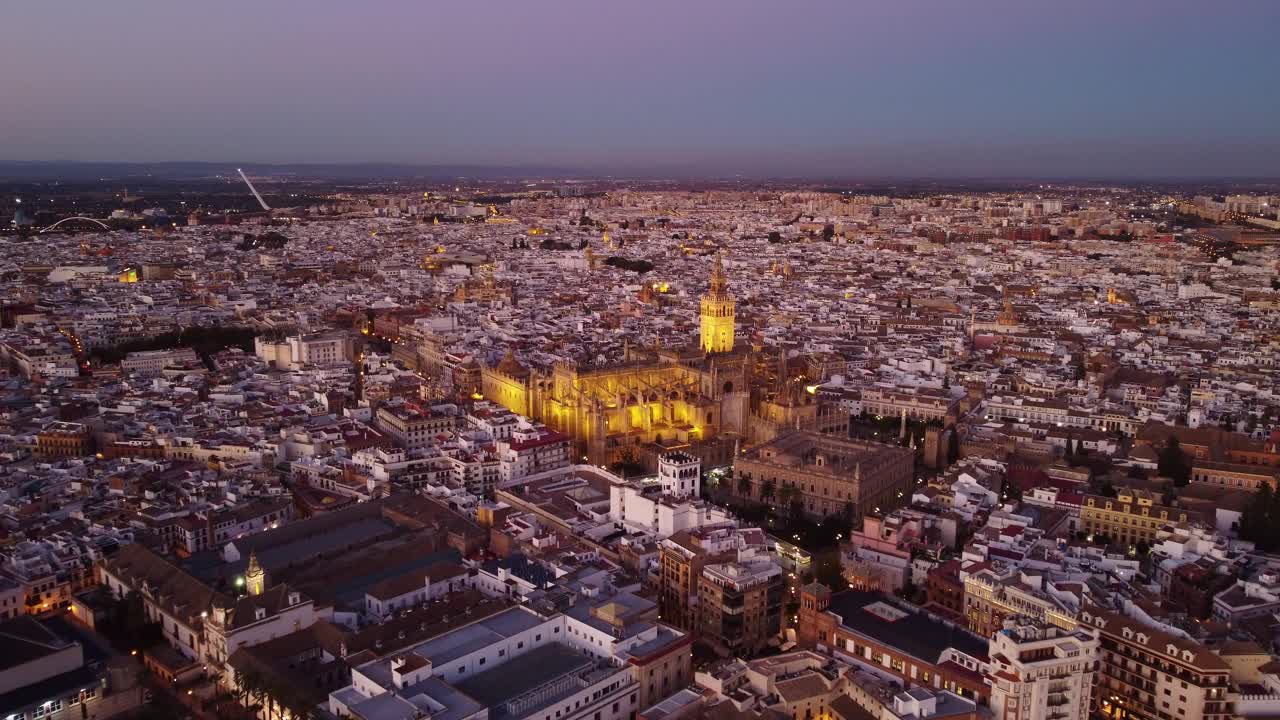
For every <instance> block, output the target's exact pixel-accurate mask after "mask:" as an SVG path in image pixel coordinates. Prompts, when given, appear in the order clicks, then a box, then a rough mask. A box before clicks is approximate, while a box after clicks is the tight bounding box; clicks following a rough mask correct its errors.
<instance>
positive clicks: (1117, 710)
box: [1080, 608, 1232, 720]
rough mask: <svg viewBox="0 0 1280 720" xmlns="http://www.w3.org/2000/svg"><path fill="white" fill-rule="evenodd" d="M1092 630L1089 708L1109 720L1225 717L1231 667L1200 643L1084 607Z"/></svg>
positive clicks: (1083, 616)
mask: <svg viewBox="0 0 1280 720" xmlns="http://www.w3.org/2000/svg"><path fill="white" fill-rule="evenodd" d="M1080 620H1081V625H1082V626H1086V627H1089V628H1091V629H1092V630H1093V631H1094V632H1096V633H1097V635H1098V640H1099V659H1100V660H1101V662H1100V664H1099V665H1098V682H1097V687H1096V688H1095V694H1094V705H1093V707H1094V710H1095V711H1096V712H1099V713H1101V714H1102V715H1103V716H1105V717H1108V718H1112V719H1113V720H1123V719H1125V718H1159V720H1227V718H1230V717H1232V703H1231V700H1230V697H1229V696H1228V685H1229V680H1230V674H1231V666H1230V665H1228V664H1227V662H1226V661H1225V660H1223V659H1222V658H1221V657H1219V656H1217V655H1216V654H1214V653H1212V652H1210V651H1209V650H1208V649H1207V648H1205V647H1204V646H1203V645H1201V644H1199V643H1197V642H1194V641H1192V640H1187V639H1186V638H1184V637H1182V636H1180V635H1173V634H1171V633H1167V632H1164V631H1162V630H1158V629H1156V628H1153V627H1150V626H1148V625H1145V624H1143V623H1141V622H1138V621H1137V620H1134V619H1133V618H1130V617H1127V616H1125V615H1121V614H1119V613H1116V612H1112V611H1110V610H1104V609H1100V608H1087V609H1086V610H1085V611H1083V612H1082V613H1081V615H1080Z"/></svg>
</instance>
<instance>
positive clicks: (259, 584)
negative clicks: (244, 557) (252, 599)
mask: <svg viewBox="0 0 1280 720" xmlns="http://www.w3.org/2000/svg"><path fill="white" fill-rule="evenodd" d="M244 584H245V589H246V590H248V591H249V594H250V595H261V594H262V592H263V591H264V590H266V589H267V571H266V570H264V569H263V568H262V566H261V565H259V564H258V554H257V553H256V552H251V553H249V567H248V568H247V569H246V570H245V571H244Z"/></svg>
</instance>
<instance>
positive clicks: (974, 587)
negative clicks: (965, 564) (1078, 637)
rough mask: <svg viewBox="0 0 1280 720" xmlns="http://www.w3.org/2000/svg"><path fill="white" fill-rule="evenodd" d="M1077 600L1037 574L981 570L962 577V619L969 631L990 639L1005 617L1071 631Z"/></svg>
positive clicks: (1075, 624) (988, 568)
mask: <svg viewBox="0 0 1280 720" xmlns="http://www.w3.org/2000/svg"><path fill="white" fill-rule="evenodd" d="M1076 602H1077V600H1076V598H1075V596H1074V595H1072V593H1071V592H1070V591H1069V590H1067V589H1059V588H1058V587H1057V585H1056V584H1055V583H1054V582H1053V581H1051V580H1049V579H1047V578H1045V577H1044V575H1042V574H1040V573H1037V572H1030V571H1025V570H1012V571H1009V572H1006V573H999V572H996V571H995V570H993V569H991V568H990V567H986V566H984V567H981V568H979V569H976V570H975V571H973V572H969V573H966V574H965V575H964V616H965V622H966V623H967V624H968V626H969V629H970V630H972V631H973V632H975V633H977V634H978V635H981V636H983V637H990V636H991V635H992V634H993V633H995V632H997V631H999V630H1000V629H1001V628H1003V627H1004V624H1005V622H1006V620H1007V619H1008V618H1012V617H1015V616H1023V617H1029V618H1031V619H1033V620H1035V621H1036V622H1039V623H1041V624H1044V625H1046V626H1051V627H1056V628H1059V629H1062V630H1074V629H1075V628H1076V626H1077V622H1076V613H1077V609H1078V608H1077V607H1075V604H1076Z"/></svg>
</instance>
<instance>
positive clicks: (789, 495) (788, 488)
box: [778, 485, 800, 507]
mask: <svg viewBox="0 0 1280 720" xmlns="http://www.w3.org/2000/svg"><path fill="white" fill-rule="evenodd" d="M799 493H800V490H799V489H798V488H797V487H796V486H795V485H783V486H782V489H781V490H779V491H778V501H779V504H780V505H784V506H787V507H790V505H791V501H792V500H795V499H796V495H798V494H799Z"/></svg>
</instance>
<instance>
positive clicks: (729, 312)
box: [701, 255, 737, 354]
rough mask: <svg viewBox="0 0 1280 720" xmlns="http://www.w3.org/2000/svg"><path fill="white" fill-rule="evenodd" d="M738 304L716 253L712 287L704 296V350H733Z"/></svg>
mask: <svg viewBox="0 0 1280 720" xmlns="http://www.w3.org/2000/svg"><path fill="white" fill-rule="evenodd" d="M736 305H737V302H736V301H735V300H734V298H733V295H730V294H729V283H728V281H727V280H725V277H724V265H723V264H722V263H721V262H720V256H719V255H716V265H715V268H714V269H713V270H712V271H711V288H710V289H709V290H708V292H707V293H706V294H705V295H703V296H702V337H701V346H702V351H703V352H705V353H707V354H711V353H727V352H733V344H734V335H735V333H736V331H737V328H736V318H735V313H736Z"/></svg>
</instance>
